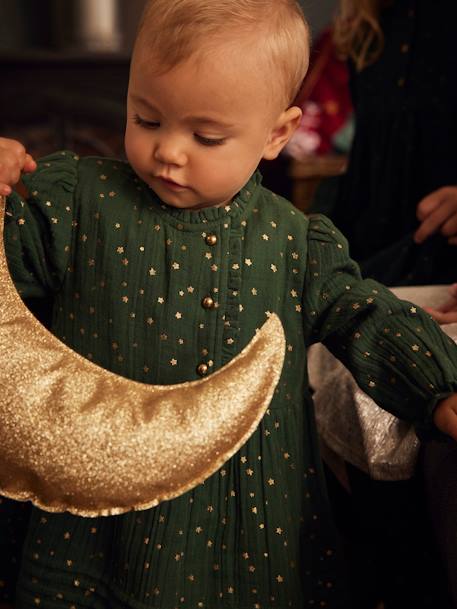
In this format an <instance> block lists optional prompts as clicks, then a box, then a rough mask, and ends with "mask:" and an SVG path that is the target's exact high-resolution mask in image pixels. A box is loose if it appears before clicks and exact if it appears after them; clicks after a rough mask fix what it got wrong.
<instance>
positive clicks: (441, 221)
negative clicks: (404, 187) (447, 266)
mask: <svg viewBox="0 0 457 609" xmlns="http://www.w3.org/2000/svg"><path fill="white" fill-rule="evenodd" d="M416 212H417V218H418V220H419V221H420V223H421V224H420V226H419V228H418V229H417V231H416V232H415V234H414V241H415V242H416V243H423V242H424V241H425V240H426V239H428V238H429V237H430V236H431V235H433V234H435V233H441V234H442V235H443V237H446V238H447V240H448V243H450V244H451V245H457V186H443V188H439V189H438V190H435V191H434V192H432V193H431V194H429V195H427V196H426V197H424V198H423V199H422V201H420V202H419V204H418V206H417V210H416Z"/></svg>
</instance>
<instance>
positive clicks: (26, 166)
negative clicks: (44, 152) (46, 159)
mask: <svg viewBox="0 0 457 609" xmlns="http://www.w3.org/2000/svg"><path fill="white" fill-rule="evenodd" d="M35 169H36V163H35V161H34V160H33V158H32V157H31V156H30V154H28V153H27V151H26V150H25V148H24V146H23V145H22V144H21V143H20V142H16V140H9V139H7V138H4V137H0V195H9V194H11V186H14V185H15V184H17V183H18V182H19V180H20V179H21V173H31V172H32V171H35Z"/></svg>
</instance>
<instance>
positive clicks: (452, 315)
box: [424, 283, 457, 324]
mask: <svg viewBox="0 0 457 609" xmlns="http://www.w3.org/2000/svg"><path fill="white" fill-rule="evenodd" d="M424 310H425V311H427V313H429V314H430V315H431V316H432V317H433V318H434V319H435V320H436V321H437V322H438V323H439V324H452V323H455V322H457V283H453V284H452V285H451V286H450V287H449V298H448V300H447V301H446V302H444V303H443V304H442V305H440V306H439V307H436V308H432V307H424Z"/></svg>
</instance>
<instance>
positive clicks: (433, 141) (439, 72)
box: [330, 0, 457, 285]
mask: <svg viewBox="0 0 457 609" xmlns="http://www.w3.org/2000/svg"><path fill="white" fill-rule="evenodd" d="M456 23H457V2H455V0H436V1H435V2H430V1H429V0H398V1H397V2H394V3H393V4H392V5H390V6H388V8H386V9H385V10H384V11H383V13H382V19H381V25H382V27H383V31H384V34H385V41H384V50H383V52H382V55H381V56H380V58H379V59H378V60H377V61H376V62H375V63H374V64H372V65H370V66H368V67H367V68H365V69H364V70H362V71H361V72H359V73H356V72H355V70H354V69H353V68H352V69H351V93H352V97H353V103H354V111H355V121H356V131H355V139H354V143H353V147H352V150H351V154H350V159H349V167H348V171H347V173H346V175H344V176H343V177H342V178H340V181H339V183H338V192H337V195H336V200H335V204H334V209H333V211H332V212H331V213H330V217H331V218H332V220H333V221H334V222H335V224H336V225H337V227H338V228H339V229H341V230H342V231H343V233H344V234H345V235H346V236H347V238H348V240H349V243H350V247H351V255H352V257H353V258H355V259H356V260H357V261H358V262H359V263H361V264H362V271H364V272H365V274H366V275H368V276H371V277H374V278H376V279H378V280H379V281H382V282H384V283H387V284H388V285H408V284H409V285H414V284H417V285H421V284H431V283H433V284H438V283H449V282H453V281H455V280H456V278H457V248H456V247H455V246H449V245H447V242H446V240H445V239H444V238H443V237H441V236H439V235H437V236H434V237H432V238H430V239H429V240H427V241H426V242H425V243H424V244H423V245H421V246H417V245H415V244H414V242H413V240H412V235H413V232H414V230H415V229H416V228H417V226H418V221H417V219H416V207H417V204H418V203H419V201H420V200H421V199H422V198H423V197H424V196H426V195H428V194H429V193H431V192H433V191H434V190H436V189H438V188H440V187H442V186H449V185H457V51H456V30H455V28H456Z"/></svg>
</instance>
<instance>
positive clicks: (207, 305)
mask: <svg viewBox="0 0 457 609" xmlns="http://www.w3.org/2000/svg"><path fill="white" fill-rule="evenodd" d="M202 307H203V308H204V309H214V300H213V299H212V298H211V296H205V298H204V299H203V300H202Z"/></svg>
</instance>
